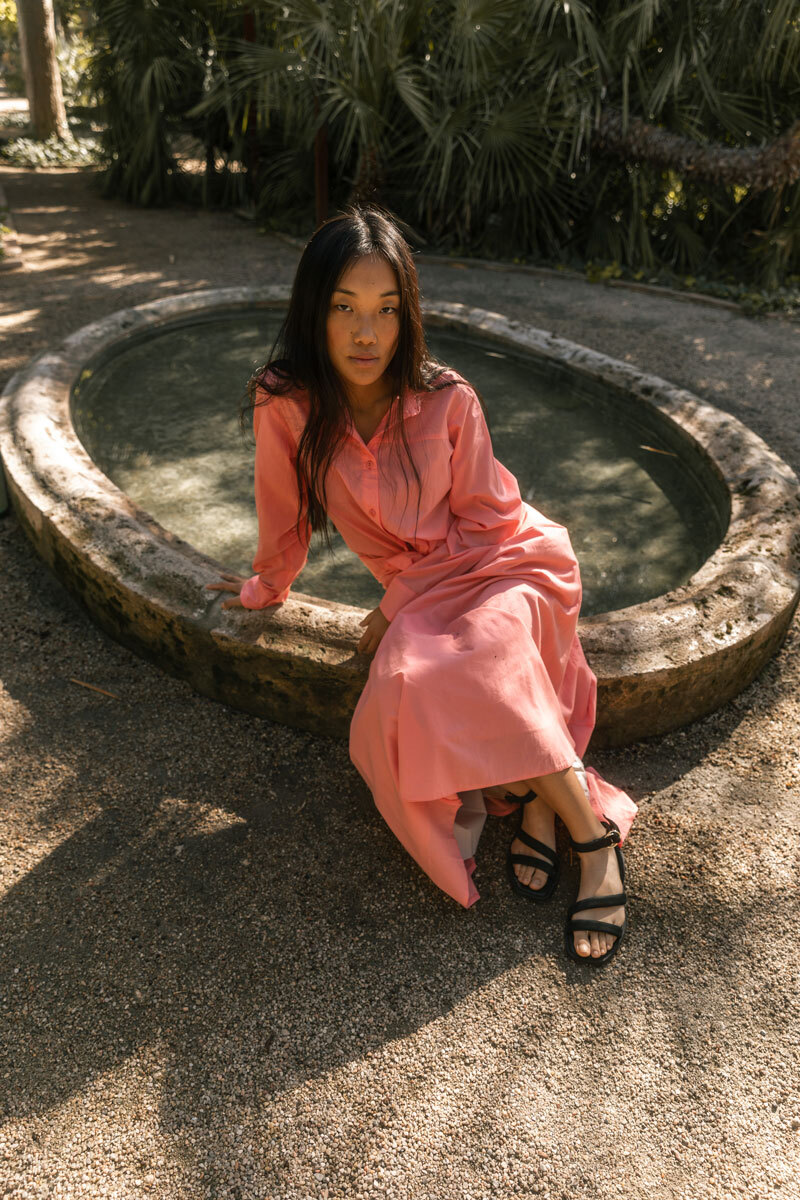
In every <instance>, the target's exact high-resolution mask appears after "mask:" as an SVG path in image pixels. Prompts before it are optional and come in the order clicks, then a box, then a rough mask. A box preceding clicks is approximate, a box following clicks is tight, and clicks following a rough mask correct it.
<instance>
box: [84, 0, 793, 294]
mask: <svg viewBox="0 0 800 1200" xmlns="http://www.w3.org/2000/svg"><path fill="white" fill-rule="evenodd" d="M94 12H95V14H96V26H95V28H94V31H93V34H92V37H93V42H94V47H95V50H94V54H93V58H92V64H91V78H92V82H93V87H94V89H95V90H96V92H97V94H98V95H99V96H100V98H101V99H102V102H103V104H104V109H105V115H106V119H107V122H108V132H107V134H106V136H105V139H104V150H105V154H106V161H107V170H106V186H107V188H108V190H109V191H111V192H113V193H115V194H118V195H122V196H124V197H125V198H126V199H129V200H134V201H137V202H139V203H165V202H167V201H168V200H170V199H172V198H174V197H176V196H179V195H180V196H194V197H195V198H197V199H201V200H202V201H203V202H205V203H218V204H219V203H221V204H236V205H246V206H248V207H250V208H251V209H252V210H253V211H254V212H255V213H256V215H257V216H258V217H259V219H260V220H261V222H262V223H270V222H273V221H275V220H276V219H278V218H280V217H281V216H282V215H285V214H288V216H289V221H290V223H292V224H295V223H296V222H297V220H298V215H302V219H303V220H304V221H306V223H307V224H310V223H311V220H312V213H313V187H314V175H313V163H314V158H313V146H314V139H315V135H316V134H317V132H318V131H319V130H320V129H322V128H323V127H324V128H325V129H326V131H327V136H328V145H329V153H330V180H331V200H332V204H333V205H337V204H340V203H342V202H344V201H346V200H347V199H349V198H351V197H354V196H358V197H374V198H377V199H378V200H381V201H383V202H384V203H386V204H387V205H389V206H390V207H391V208H392V209H394V210H395V211H396V212H397V213H398V214H399V215H401V216H402V217H403V218H404V219H405V220H406V221H407V222H409V224H410V225H411V226H412V227H413V228H414V230H415V231H416V233H417V235H418V238H419V240H420V242H425V243H427V245H428V246H429V247H433V248H437V249H440V250H442V251H444V252H458V253H463V252H465V251H466V252H470V253H477V254H483V255H489V256H491V257H508V258H518V257H525V258H527V259H528V260H533V261H568V262H571V263H574V264H579V263H583V262H586V261H590V262H594V263H600V264H609V263H616V264H618V265H619V269H620V270H624V271H638V270H645V271H655V270H658V269H661V268H664V269H666V270H669V271H671V272H673V273H674V274H676V275H684V276H685V275H692V276H694V277H695V278H700V277H708V276H712V275H714V274H715V273H716V274H720V273H722V272H723V271H724V272H728V273H731V274H732V275H733V277H734V279H735V280H737V281H738V282H740V283H748V285H749V286H750V287H751V290H752V287H753V285H755V287H756V289H757V290H758V289H764V288H767V289H772V290H774V289H775V288H777V287H779V286H780V284H781V283H782V281H783V280H784V279H785V278H786V277H787V275H789V274H791V273H797V272H798V270H800V184H798V183H797V182H793V183H787V184H784V185H780V186H777V187H771V188H768V189H764V190H761V191H757V190H755V188H752V187H751V188H748V187H747V186H746V181H743V183H742V184H741V185H739V186H728V185H723V184H721V183H719V182H716V183H715V182H713V177H710V178H700V177H699V175H696V174H695V175H693V174H692V173H691V172H690V171H685V172H684V173H683V175H682V176H681V175H680V174H678V172H677V171H676V170H671V169H669V168H668V167H667V168H664V167H662V166H656V165H654V163H655V161H657V160H656V159H654V158H652V156H651V158H650V159H648V155H647V146H646V144H644V142H643V144H642V145H641V146H639V145H638V144H634V143H633V142H632V143H631V146H630V149H629V152H628V153H626V154H625V155H623V156H620V155H619V154H617V155H616V156H615V155H612V154H610V153H609V152H608V151H603V150H602V148H601V146H600V144H599V142H598V137H597V130H598V125H599V120H600V117H601V116H602V114H603V113H604V112H607V111H610V110H615V111H619V112H620V113H621V114H622V121H623V126H625V123H626V122H627V121H628V120H629V118H632V117H634V116H636V117H641V118H643V119H644V121H646V122H648V123H649V125H650V126H653V127H655V129H656V132H657V131H658V129H659V128H660V129H663V130H668V131H670V132H671V133H674V134H679V135H682V136H684V137H688V138H691V139H693V140H694V141H697V142H699V143H704V144H711V145H712V146H713V147H718V148H719V153H720V154H722V153H723V152H724V151H726V150H728V149H730V148H735V147H743V148H747V147H758V146H760V145H766V144H768V143H770V142H772V141H774V139H775V138H776V137H778V136H779V135H781V134H783V133H784V132H785V131H786V130H787V129H788V128H789V127H790V126H791V125H792V122H793V121H794V120H795V118H796V96H797V93H798V86H799V85H800V18H799V17H798V12H797V7H796V0H794V2H792V0H773V2H772V3H771V5H770V6H769V8H767V7H766V6H765V5H764V4H763V3H762V2H761V0H675V3H673V4H669V5H666V4H663V3H662V2H661V0H605V2H604V3H602V4H601V3H599V2H598V0H570V2H569V3H565V2H563V0H251V2H250V3H242V2H236V0H207V2H205V3H203V2H201V3H189V2H188V0H159V2H158V3H157V4H156V3H155V0H99V2H98V3H97V4H95V5H94ZM721 31H723V34H724V35H721ZM187 135H190V136H192V137H194V138H196V139H197V140H198V143H199V144H200V146H201V147H202V149H201V156H203V157H204V158H205V160H206V171H205V175H204V176H203V178H202V187H201V188H199V187H198V185H197V181H196V179H193V178H192V177H191V176H190V175H189V173H187V172H185V171H182V170H181V169H180V168H179V165H178V163H177V162H176V159H175V156H174V153H173V147H174V144H175V139H176V137H177V136H182V137H185V136H187ZM648 136H649V135H648ZM642 137H643V138H644V139H645V142H646V138H645V135H642ZM712 157H713V156H712ZM597 269H599V270H603V269H605V268H604V267H599V268H597Z"/></svg>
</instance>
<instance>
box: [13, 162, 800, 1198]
mask: <svg viewBox="0 0 800 1200" xmlns="http://www.w3.org/2000/svg"><path fill="white" fill-rule="evenodd" d="M90 180H91V175H87V174H82V173H80V172H72V171H60V172H59V171H53V172H44V173H31V172H24V171H15V170H11V169H8V168H0V183H2V184H3V186H4V187H5V191H6V194H7V196H8V199H9V201H10V203H11V206H12V209H13V211H14V217H15V221H16V226H17V230H18V237H19V242H20V246H21V248H22V253H23V258H24V264H25V265H24V268H22V269H16V270H11V271H4V272H0V331H1V332H2V339H1V340H0V379H2V382H5V380H6V379H7V378H8V376H9V375H10V374H11V372H12V371H13V370H15V369H16V368H18V367H19V366H21V365H22V364H23V363H24V362H25V361H27V359H28V358H29V357H30V356H31V355H33V354H34V353H36V352H38V351H39V350H41V349H42V348H44V347H45V346H47V345H49V344H50V343H51V342H53V341H55V340H57V339H59V338H60V337H62V336H63V335H65V334H66V333H68V332H70V331H72V330H74V329H76V328H77V327H78V326H80V325H83V324H84V323H86V322H87V321H90V320H93V319H95V318H97V317H98V316H100V315H102V314H104V313H106V312H108V311H110V310H112V309H116V308H121V307H124V306H127V305H130V304H135V303H138V302H141V301H144V300H149V299H152V298H155V297H158V296H162V295H167V294H170V293H176V292H182V291H186V290H190V289H194V288H203V287H208V286H221V285H226V284H241V283H248V284H250V283H259V282H281V281H285V282H288V281H290V279H291V276H292V272H293V268H294V264H295V262H296V253H295V252H294V250H292V249H291V248H290V247H287V246H286V245H284V244H283V243H281V242H278V241H277V240H275V239H272V238H265V237H259V236H258V235H257V234H256V233H255V231H254V230H253V229H252V228H251V227H250V226H248V225H246V224H243V223H241V222H239V221H237V219H236V218H234V217H232V216H230V215H227V214H207V213H198V212H194V211H185V210H179V209H172V210H168V211H155V212H153V211H149V212H144V211H141V210H136V209H132V208H128V207H125V206H123V205H119V204H116V203H109V202H107V201H105V200H103V199H101V198H100V197H99V196H98V195H96V194H95V193H93V192H92V191H91V190H90V188H89V186H88V185H89V182H90ZM422 275H423V285H424V289H425V292H426V294H427V295H429V296H431V297H442V298H448V299H459V300H463V301H464V302H466V303H472V304H481V305H483V306H485V307H490V308H495V309H498V310H500V311H503V312H505V313H507V314H509V315H511V316H519V317H524V318H525V319H527V320H530V321H532V322H534V323H536V324H539V325H542V326H544V327H545V328H548V329H552V330H554V331H555V332H557V333H559V334H563V335H564V336H566V337H569V338H573V339H575V340H576V341H581V342H584V343H586V344H588V345H591V346H594V347H596V348H597V349H601V350H604V351H606V352H608V353H611V354H614V355H617V356H619V357H621V358H627V359H628V360H629V361H632V362H635V363H637V364H641V365H646V366H648V367H650V368H651V369H653V370H654V371H656V372H658V373H661V374H664V375H666V376H667V377H668V378H671V379H674V380H676V381H677V382H679V383H682V384H686V385H687V386H689V387H691V388H693V389H694V390H695V391H697V392H699V393H700V394H701V395H704V396H706V397H708V398H709V399H711V400H712V401H713V402H714V403H715V404H717V405H719V406H720V407H722V408H726V409H728V410H729V411H731V412H734V413H735V414H736V415H737V416H739V417H741V418H743V419H744V420H745V421H747V422H748V424H750V425H751V426H752V427H753V428H755V429H756V430H757V431H758V432H759V433H760V434H761V435H762V436H764V437H765V438H766V439H767V441H769V442H770V443H771V444H772V445H773V446H774V447H775V448H776V449H777V450H779V452H781V453H782V454H783V455H784V457H786V458H787V459H788V460H789V461H791V462H792V463H793V465H794V466H795V469H798V468H800V416H799V415H798V408H797V385H796V376H797V366H796V364H797V361H798V348H799V347H800V326H798V325H797V324H792V323H790V322H787V321H785V320H783V319H781V318H778V319H769V320H766V319H762V320H752V319H748V318H745V317H741V316H739V315H738V314H733V313H730V312H727V311H724V310H718V309H713V308H709V307H705V306H701V305H690V304H679V303H676V302H675V301H673V300H669V299H662V298H653V297H645V296H641V295H638V294H634V293H628V292H625V291H622V290H619V291H614V290H609V289H604V288H600V287H593V286H591V285H589V284H586V283H583V282H581V281H572V280H563V281H562V280H541V279H537V278H535V277H531V276H521V275H515V274H512V273H505V274H495V273H489V272H482V271H477V270H464V271H457V270H453V269H445V268H424V269H423V272H422ZM0 613H2V618H0V621H1V623H2V639H0V681H2V690H0V739H2V747H3V758H2V766H1V767H0V770H2V781H3V788H2V796H3V801H2V809H1V810H0V814H1V815H0V827H2V836H3V844H4V847H5V849H4V853H3V858H2V889H3V890H2V908H0V971H1V972H2V976H1V977H0V978H1V979H2V983H1V984H0V1080H2V1084H3V1089H2V1101H1V1103H2V1125H1V1126H0V1196H5V1195H8V1196H15V1197H17V1196H19V1197H21V1196H23V1195H24V1196H30V1197H40V1196H42V1197H43V1196H62V1197H69V1198H73V1197H74V1198H78V1197H80V1198H81V1200H101V1198H103V1197H117V1198H120V1200H128V1198H129V1197H130V1198H133V1197H140V1196H153V1197H159V1198H163V1200H179V1198H180V1200H221V1198H223V1197H230V1198H231V1200H267V1198H269V1200H279V1198H280V1200H301V1198H304V1197H328V1198H329V1200H332V1198H334V1197H335V1198H337V1200H339V1198H341V1200H354V1198H358V1197H370V1198H371V1197H377V1196H387V1197H392V1198H393V1200H395V1198H397V1200H400V1198H402V1200H405V1198H406V1197H408V1198H409V1200H411V1198H412V1197H413V1200H424V1198H426V1197H429V1198H430V1200H456V1198H464V1200H467V1198H469V1200H481V1198H483V1197H503V1198H505V1197H508V1196H512V1195H519V1196H525V1197H529V1196H542V1197H550V1198H552V1200H555V1198H556V1197H558V1198H561V1197H564V1198H566V1197H569V1200H605V1198H606V1197H616V1196H620V1197H625V1198H626V1200H639V1198H640V1197H644V1196H653V1197H656V1198H657V1200H662V1198H665V1200H671V1198H673V1197H674V1198H676V1200H677V1198H678V1197H690V1198H694V1197H697V1198H702V1200H707V1198H708V1200H711V1198H714V1200H717V1198H719V1200H722V1198H723V1197H724V1198H727V1197H733V1196H739V1195H742V1196H747V1197H748V1198H749V1200H752V1198H763V1200H768V1198H769V1200H772V1198H773V1197H787V1196H789V1195H793V1194H795V1193H796V1192H797V1190H798V1184H799V1183H800V1171H799V1170H798V1165H799V1162H800V1080H799V1078H798V1076H799V1075H800V1069H799V1068H798V1061H800V1056H799V1054H798V1041H799V1040H800V1037H799V1030H800V1026H799V1025H798V982H800V975H799V974H798V965H797V950H796V928H797V921H798V915H799V914H798V905H797V887H796V883H797V866H798V861H799V856H798V836H797V827H798V807H800V805H799V801H800V770H799V769H798V759H797V747H798V744H799V743H800V737H799V735H800V713H799V712H798V708H799V699H800V686H799V685H800V670H798V661H797V655H796V649H797V644H798V635H797V624H796V623H795V626H794V629H793V632H792V635H791V637H790V640H789V643H788V644H787V646H786V647H785V649H784V650H783V651H782V653H781V654H780V656H779V657H778V658H777V659H776V660H775V661H774V662H773V663H772V664H771V665H770V667H769V668H768V669H767V671H766V672H765V673H764V675H763V676H762V678H761V679H760V680H759V681H757V682H756V683H755V684H754V685H753V686H751V687H750V688H749V689H748V690H747V691H746V692H745V693H744V694H743V695H742V696H741V697H740V698H739V699H738V700H737V701H736V702H735V703H733V704H731V705H729V706H727V707H726V708H725V709H724V710H722V711H721V712H719V713H717V714H715V715H713V716H712V717H709V718H708V719H706V720H704V721H702V722H699V723H697V724H695V725H694V726H692V727H691V728H689V729H688V730H685V731H681V732H679V733H677V734H674V735H672V736H670V737H666V738H661V739H659V740H658V741H655V742H653V743H650V744H647V745H640V746H637V747H634V748H631V749H628V750H624V751H619V752H616V753H605V754H603V755H602V756H597V757H596V759H595V761H596V762H597V765H598V766H599V767H600V769H602V770H603V772H604V773H605V774H607V775H608V776H609V777H610V778H612V779H613V780H615V781H618V782H619V783H621V784H623V785H624V786H626V787H627V788H628V789H629V790H630V791H631V792H632V794H633V795H634V796H635V797H636V799H637V800H638V801H639V803H640V805H641V814H640V818H639V820H638V822H637V825H636V827H635V831H634V835H633V836H632V838H631V841H630V843H629V850H628V854H627V858H628V865H629V871H630V891H631V893H632V896H633V899H632V903H631V910H630V914H631V915H630V938H629V941H628V944H627V945H626V947H625V949H624V951H623V953H622V954H621V955H620V956H619V959H618V960H617V962H616V964H615V966H614V967H613V969H611V970H609V971H608V972H606V973H603V974H599V975H598V976H597V977H596V978H595V977H594V976H589V974H588V972H587V971H584V970H582V969H580V968H579V967H578V966H574V965H573V964H571V963H569V962H568V961H567V960H566V958H565V956H564V954H563V951H562V949H561V936H562V935H561V925H562V921H563V915H564V909H565V907H566V905H567V903H568V902H569V900H570V899H571V896H572V893H573V890H574V886H575V883H574V874H573V872H572V871H571V870H568V871H567V873H566V879H565V880H564V882H563V883H562V885H561V887H560V888H559V891H558V893H557V896H556V898H555V900H554V902H553V903H552V904H551V905H549V906H547V907H546V908H544V909H543V911H541V912H540V911H538V910H534V911H533V912H530V911H527V908H526V906H525V905H524V904H522V903H518V902H516V901H515V898H514V897H513V896H512V895H511V893H510V892H509V889H508V887H507V884H506V882H505V878H504V863H503V857H504V854H505V846H506V843H507V841H508V840H509V838H510V836H511V830H512V828H513V824H514V823H513V821H506V822H499V821H494V822H490V823H489V825H488V826H487V832H486V834H485V835H484V839H483V841H482V843H481V847H480V861H479V879H478V886H479V888H480V890H481V893H482V900H481V902H480V903H479V904H478V905H477V906H476V907H475V908H474V909H472V910H470V911H469V912H463V911H462V910H461V909H459V908H457V907H456V906H455V905H454V904H453V903H452V902H450V901H448V900H447V899H446V898H445V897H443V896H442V895H441V894H439V893H438V892H437V891H436V890H435V889H434V887H433V885H431V884H430V883H429V882H428V880H427V879H426V878H425V877H424V876H422V875H421V873H420V872H419V871H418V869H417V868H416V866H415V865H414V863H413V862H412V861H411V860H410V859H409V858H408V857H407V856H406V855H405V854H404V853H403V852H402V851H401V850H400V848H399V847H398V846H397V844H396V843H395V842H394V840H393V838H392V836H391V834H390V833H389V832H388V830H387V829H386V828H385V826H384V825H383V824H382V822H381V820H380V818H379V817H378V815H377V813H375V811H374V810H373V808H372V805H371V801H370V799H369V796H368V795H367V794H366V793H365V790H364V788H363V785H362V784H361V783H360V781H359V779H358V777H357V775H356V773H355V771H354V769H353V768H352V767H351V765H350V764H349V761H348V757H347V750H346V746H344V745H342V744H339V743H334V742H330V741H327V740H325V739H322V738H314V737H311V736H309V735H306V734H302V733H298V732H296V731H292V730H288V729H284V728H281V727H277V726H270V725H267V724H265V723H264V722H261V721H257V720H255V719H253V718H251V717H248V716H246V715H244V714H242V713H237V712H233V711H231V710H228V709H225V708H223V707H222V706H220V705H217V704H214V703H213V702H211V701H208V700H205V699H203V698H201V697H199V696H196V695H194V694H193V693H192V692H191V691H190V690H189V688H188V687H187V686H185V685H184V684H182V683H179V682H176V681H175V680H173V679H170V678H168V677H166V676H164V675H162V674H161V673H160V672H159V671H158V670H157V669H156V668H155V667H153V666H151V665H149V664H147V663H144V662H142V661H141V660H139V659H137V658H135V657H134V656H133V655H132V654H130V653H128V652H127V651H126V650H123V649H121V648H120V647H119V646H117V645H115V644H114V643H112V642H110V641H109V640H108V639H107V638H106V637H105V636H104V635H103V634H101V633H99V632H98V631H97V630H96V629H95V628H94V626H93V625H92V624H91V623H90V622H89V621H88V619H87V618H86V617H85V615H84V614H83V612H82V611H81V610H80V609H79V608H78V606H77V605H76V604H75V603H74V602H73V601H72V599H71V598H70V597H69V596H67V595H66V594H65V592H64V591H63V589H62V588H61V587H60V585H59V584H58V583H57V582H56V581H55V580H54V579H53V578H52V577H51V575H50V574H49V572H48V571H47V569H46V568H45V567H44V566H43V565H42V563H40V562H39V560H38V559H37V558H36V557H35V556H34V554H33V553H32V551H31V549H30V548H29V546H28V544H27V542H26V540H25V538H24V537H23V535H22V534H21V532H20V530H19V527H18V525H17V522H16V520H15V518H14V517H13V516H6V517H5V518H3V519H2V521H0ZM71 679H80V680H83V681H86V682H90V683H93V684H95V685H97V686H100V687H103V688H106V689H107V690H109V691H111V692H114V693H115V694H116V695H117V696H119V697H120V699H119V700H113V699H110V698H108V697H104V696H102V695H100V694H98V693H96V692H92V691H89V690H87V689H84V688H81V687H80V686H78V685H76V684H75V683H72V682H70V681H71ZM528 907H531V908H532V907H533V906H528ZM523 910H524V911H523Z"/></svg>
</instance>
